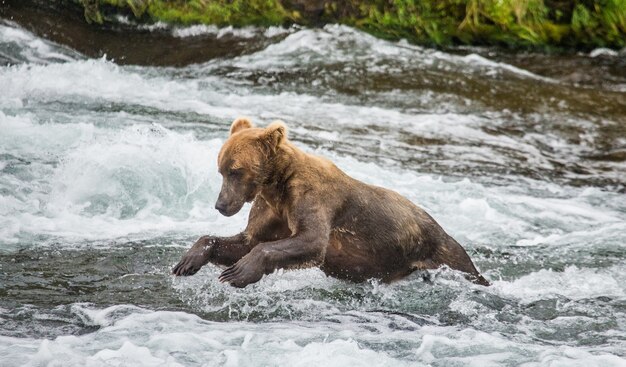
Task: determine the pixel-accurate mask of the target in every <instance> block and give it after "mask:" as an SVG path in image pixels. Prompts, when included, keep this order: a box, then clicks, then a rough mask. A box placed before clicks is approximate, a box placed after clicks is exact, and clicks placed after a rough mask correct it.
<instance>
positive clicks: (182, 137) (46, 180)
mask: <svg viewBox="0 0 626 367" xmlns="http://www.w3.org/2000/svg"><path fill="white" fill-rule="evenodd" d="M0 126H1V127H2V130H3V132H4V134H3V135H2V137H1V138H0V142H1V143H2V144H0V147H1V148H0V152H2V153H8V154H12V155H18V156H19V157H22V158H24V159H28V160H29V161H31V164H30V165H28V166H25V167H26V168H25V169H26V171H25V173H26V172H28V173H27V175H26V177H25V178H24V179H21V178H20V177H21V176H22V175H23V174H22V175H18V176H11V175H7V176H5V177H6V179H4V178H3V180H1V181H0V185H2V187H5V188H7V189H8V190H9V191H15V190H16V188H18V187H27V188H28V191H29V192H30V193H29V194H28V195H25V196H24V195H15V196H9V195H5V194H3V195H0V213H5V214H6V215H3V217H2V218H1V219H0V222H1V223H2V224H1V225H0V228H2V230H1V231H0V235H1V237H2V238H1V239H0V240H1V241H3V242H5V243H15V242H17V241H18V240H19V238H22V237H23V236H27V237H28V236H37V235H49V236H52V237H63V238H66V239H67V240H76V241H84V240H95V239H107V238H109V239H111V238H117V237H124V236H130V235H137V236H140V237H143V236H145V235H149V236H153V235H154V233H155V231H157V232H156V233H160V234H163V233H167V232H168V231H177V232H178V233H181V232H182V233H185V232H187V231H189V232H191V233H194V232H195V233H203V232H204V231H206V230H207V229H210V228H214V230H213V231H214V232H218V233H219V232H222V231H227V230H230V231H232V232H236V231H239V230H241V228H243V226H244V222H243V220H244V219H245V213H242V214H241V215H238V216H235V217H234V219H233V220H229V221H226V220H225V218H224V217H221V216H218V213H217V212H216V211H215V210H214V209H213V205H214V201H215V199H216V197H217V193H218V192H219V188H220V185H221V179H220V178H219V176H218V174H217V169H216V167H215V166H216V158H215V157H216V155H217V152H218V150H219V148H220V146H221V141H220V140H210V141H198V140H196V139H195V138H194V137H193V136H192V135H190V134H179V133H175V132H172V131H170V130H167V129H165V128H163V127H160V126H158V125H152V126H150V125H142V126H133V125H131V126H128V127H127V128H125V129H121V130H115V129H106V128H96V127H95V126H94V125H92V124H49V123H46V124H37V123H33V122H32V121H31V120H30V119H29V118H28V117H27V116H25V117H10V116H5V115H2V114H0ZM51 151H52V152H54V155H50V152H51ZM51 159H52V161H53V162H54V161H55V160H60V163H59V164H55V165H53V166H51V165H49V164H46V163H44V162H42V160H43V161H45V160H48V161H49V160H51ZM31 177H37V178H36V179H35V180H33V179H32V178H31ZM22 180H23V181H22Z"/></svg>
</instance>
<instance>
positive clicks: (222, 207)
mask: <svg viewBox="0 0 626 367" xmlns="http://www.w3.org/2000/svg"><path fill="white" fill-rule="evenodd" d="M227 207H228V205H226V203H224V202H222V201H221V200H218V201H217V202H216V203H215V209H217V211H218V212H220V213H221V214H222V215H226V208H227ZM226 216H227V215H226Z"/></svg>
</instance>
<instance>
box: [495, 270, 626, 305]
mask: <svg viewBox="0 0 626 367" xmlns="http://www.w3.org/2000/svg"><path fill="white" fill-rule="evenodd" d="M493 289H494V290H495V291H496V292H497V293H499V294H501V295H505V296H507V297H515V298H518V299H520V300H521V301H522V302H524V303H527V302H533V301H536V300H539V299H546V298H550V297H554V296H556V295H560V296H564V297H567V298H570V299H584V298H593V297H599V296H605V297H614V298H618V299H624V298H625V297H626V267H625V266H624V265H615V266H612V267H608V268H604V269H580V268H578V267H576V266H568V267H566V268H565V270H564V271H554V270H551V269H541V270H539V271H537V272H534V273H531V274H528V275H524V276H522V277H520V278H519V279H515V280H513V281H512V282H505V281H496V282H494V285H493Z"/></svg>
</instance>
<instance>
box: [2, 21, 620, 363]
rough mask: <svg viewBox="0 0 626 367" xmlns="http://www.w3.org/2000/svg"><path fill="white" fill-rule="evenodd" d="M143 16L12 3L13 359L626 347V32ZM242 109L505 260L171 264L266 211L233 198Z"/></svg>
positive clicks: (419, 356) (5, 195)
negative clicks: (241, 284)
mask: <svg viewBox="0 0 626 367" xmlns="http://www.w3.org/2000/svg"><path fill="white" fill-rule="evenodd" d="M127 22H128V21H127V20H126V19H124V18H120V27H126V28H128V27H130V28H133V29H134V32H136V33H133V34H131V35H130V36H129V37H142V39H149V40H151V42H152V43H148V45H149V46H147V47H148V48H149V49H146V47H144V46H141V45H139V43H137V48H136V49H125V48H124V47H118V48H113V47H112V46H111V45H115V40H113V41H111V40H108V41H107V42H109V43H107V44H106V45H108V46H107V47H109V48H110V49H111V50H113V51H111V52H112V53H113V55H106V56H100V55H99V54H98V52H101V51H99V50H100V49H99V48H97V46H93V45H92V46H91V53H90V51H89V47H87V46H85V47H84V49H80V50H78V49H79V47H70V46H64V45H61V44H58V43H54V42H52V41H48V40H46V39H45V38H42V37H40V36H38V35H36V34H38V33H31V31H29V30H27V29H26V28H23V27H22V26H20V25H18V24H17V23H14V22H12V21H8V20H2V21H1V22H0V90H1V92H0V365H1V366H22V365H31V366H40V365H51V366H101V365H112V366H160V365H167V366H179V365H183V366H194V365H208V366H214V365H215V366H217V365H228V366H235V365H241V366H252V365H258V366H268V365H286V366H295V365H298V366H319V365H325V366H359V365H362V366H379V365H381V366H382V365H388V366H403V365H407V366H409V365H410V366H427V365H431V366H517V365H523V366H625V365H626V361H625V359H624V357H626V197H625V192H626V61H625V59H626V56H625V54H624V53H623V52H622V53H618V52H614V51H609V50H595V51H594V52H592V53H591V54H589V53H584V54H582V53H581V54H570V55H541V54H532V53H522V54H508V53H505V52H502V51H498V50H490V49H473V48H462V49H453V50H449V51H446V52H444V51H436V50H431V49H425V48H420V47H417V46H413V45H410V44H408V43H406V42H402V41H401V42H387V41H383V40H379V39H376V38H373V37H371V36H369V35H367V34H364V33H361V32H359V31H356V30H354V29H351V28H349V27H344V26H326V27H324V28H321V29H302V28H269V29H258V28H245V29H239V30H234V29H230V28H224V29H217V28H214V27H204V26H196V27H190V28H171V27H167V26H165V25H161V24H157V25H153V26H149V27H148V26H139V25H132V24H131V25H128V24H125V23H127ZM111 32H113V33H115V30H113V31H111ZM55 34H56V33H55ZM100 37H101V38H102V37H104V38H106V37H108V36H107V34H106V33H105V34H104V35H102V34H101V35H100ZM115 37H117V38H118V39H119V38H121V36H120V34H117V35H116V36H115ZM70 38H71V37H70ZM160 39H163V40H164V42H163V43H162V46H163V47H162V49H159V47H160V46H159V45H160V43H159V40H160ZM165 40H166V41H167V42H165ZM102 42H104V41H102ZM103 44H104V43H103ZM128 45H129V44H127V46H128ZM130 45H131V46H132V44H130ZM216 45H219V46H220V47H217V46H216ZM229 45H232V47H229ZM129 47H130V46H129ZM141 47H144V49H143V50H139V48H141ZM194 47H195V49H197V50H198V55H200V56H197V57H194V56H193V52H191V51H190V50H193V49H194ZM211 47H217V48H211ZM207 49H210V50H212V51H210V52H209V51H207ZM148 51H149V52H152V53H153V54H150V55H153V56H151V58H149V59H148V60H147V61H149V62H143V61H141V60H142V59H141V57H142V55H143V56H145V55H146V54H147V53H148ZM156 51H158V52H156ZM124 53H126V54H127V55H125V54H124ZM190 55H191V56H190ZM177 56H180V58H177ZM144 61H145V60H144ZM168 65H170V66H168ZM240 115H246V116H250V117H252V119H253V120H254V121H256V122H257V123H258V124H260V125H263V124H266V123H268V122H270V121H271V120H273V119H276V118H280V119H282V120H284V121H286V123H287V124H288V126H289V128H290V132H289V134H290V137H291V139H292V140H293V141H294V142H295V143H296V144H297V145H298V146H300V147H301V148H302V149H304V150H306V151H309V152H312V153H316V154H320V155H324V156H327V157H329V158H331V159H332V160H333V161H335V162H336V163H337V164H338V165H339V166H340V167H341V168H342V169H344V170H345V171H346V172H348V173H349V174H350V175H352V176H354V177H356V178H358V179H361V180H363V181H365V182H369V183H372V184H376V185H381V186H385V187H388V188H391V189H394V190H396V191H398V192H400V193H401V194H403V195H405V196H407V197H408V198H410V199H411V200H412V201H414V202H415V203H418V204H419V205H421V206H422V207H424V208H425V209H426V210H427V211H428V212H429V213H430V214H431V215H432V216H433V217H434V218H435V219H436V220H437V221H438V222H439V223H440V224H442V226H443V227H444V228H445V229H446V230H447V231H448V232H449V233H450V234H451V235H453V236H454V237H455V238H456V239H457V240H459V242H461V243H462V244H463V245H464V247H465V248H466V249H467V250H468V253H469V254H470V256H471V257H472V258H473V259H474V261H475V263H476V265H477V266H478V267H479V268H480V269H481V271H482V272H483V274H485V276H486V277H487V278H489V279H490V280H492V282H493V285H492V286H491V287H488V288H486V287H481V286H476V285H473V284H471V283H469V282H467V281H466V280H464V279H463V277H462V276H461V275H459V274H458V273H455V272H452V271H449V270H445V269H443V270H440V271H436V272H434V273H433V274H432V277H431V278H432V279H431V281H430V282H427V281H425V280H423V279H422V277H421V276H418V275H414V276H410V277H408V278H407V279H405V280H401V281H399V282H397V283H394V284H390V285H388V284H380V283H378V282H376V281H370V282H366V283H363V284H352V283H347V282H344V281H339V280H336V279H333V278H328V277H326V276H325V275H324V274H323V273H322V272H321V271H319V270H317V269H308V270H299V271H278V272H277V273H275V274H272V275H269V276H266V277H264V278H263V279H262V280H261V281H260V282H259V283H258V284H255V285H252V286H249V287H247V288H245V289H235V288H232V287H230V286H228V285H224V284H221V283H219V282H218V281H217V275H218V274H219V273H220V269H218V268H217V267H215V266H212V265H208V266H206V267H205V268H203V269H202V270H201V271H200V272H199V273H198V274H197V275H195V276H193V277H186V278H174V277H172V276H170V275H169V271H170V269H171V267H172V266H173V265H174V264H176V262H177V261H178V259H179V258H180V256H181V255H182V254H183V253H184V252H185V250H186V248H188V247H189V245H190V244H191V243H192V242H193V241H194V240H195V239H196V238H197V237H198V236H200V235H202V234H209V233H210V234H218V235H229V234H234V233H237V232H239V231H240V230H241V229H242V228H243V227H244V225H245V223H246V217H247V211H248V209H249V206H247V207H245V208H244V210H243V211H242V212H241V213H239V214H238V215H236V216H235V217H233V218H225V217H222V216H220V215H219V214H218V213H217V211H216V210H214V209H213V205H214V202H215V199H216V197H217V194H218V191H219V189H220V184H221V179H220V177H219V175H218V174H217V169H216V156H217V152H218V150H219V148H220V146H221V144H222V143H223V142H224V139H225V138H226V136H227V130H228V127H229V124H230V122H231V121H232V120H233V119H234V118H235V117H237V116H240Z"/></svg>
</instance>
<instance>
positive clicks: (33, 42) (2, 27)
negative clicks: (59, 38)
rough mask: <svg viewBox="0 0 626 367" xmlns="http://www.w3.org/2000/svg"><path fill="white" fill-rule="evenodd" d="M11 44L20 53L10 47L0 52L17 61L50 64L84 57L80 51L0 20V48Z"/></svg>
mask: <svg viewBox="0 0 626 367" xmlns="http://www.w3.org/2000/svg"><path fill="white" fill-rule="evenodd" d="M11 45H13V46H14V47H16V48H17V49H18V50H19V54H13V53H11V51H10V50H9V49H8V50H7V51H6V52H7V53H5V52H2V51H0V54H1V55H4V56H5V57H8V58H9V59H10V60H11V61H13V62H15V63H22V62H29V63H38V64H48V63H50V62H69V61H73V60H76V59H79V58H82V56H81V55H80V54H79V53H78V52H76V51H73V50H70V49H68V48H66V47H63V46H60V45H57V44H55V43H53V42H50V41H47V40H44V39H41V38H39V37H37V36H35V35H34V34H32V33H31V32H28V31H26V30H25V29H23V28H20V27H18V26H17V25H16V24H14V23H12V22H7V21H0V49H4V48H6V47H10V46H11Z"/></svg>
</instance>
